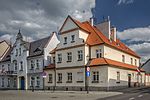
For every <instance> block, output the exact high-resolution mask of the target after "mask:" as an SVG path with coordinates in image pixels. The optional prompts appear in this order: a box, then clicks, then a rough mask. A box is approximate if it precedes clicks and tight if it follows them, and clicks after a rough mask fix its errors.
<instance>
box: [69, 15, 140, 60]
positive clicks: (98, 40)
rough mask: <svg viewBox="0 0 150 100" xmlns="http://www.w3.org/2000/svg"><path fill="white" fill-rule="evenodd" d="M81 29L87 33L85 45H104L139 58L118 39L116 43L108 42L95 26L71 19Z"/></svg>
mask: <svg viewBox="0 0 150 100" xmlns="http://www.w3.org/2000/svg"><path fill="white" fill-rule="evenodd" d="M70 18H71V17H70ZM71 19H72V20H73V21H74V22H75V23H76V24H77V25H78V26H79V27H80V28H81V29H83V30H86V31H87V32H88V33H89V36H88V38H87V40H86V43H87V44H89V45H99V44H106V45H108V46H110V47H113V48H115V49H118V50H121V51H123V52H126V53H128V54H130V55H133V56H135V57H138V58H140V56H139V55H137V54H136V53H135V52H134V51H132V50H131V49H130V48H128V47H127V46H126V45H125V44H124V43H122V42H121V41H120V40H119V39H117V40H116V41H110V40H109V39H108V38H107V37H106V36H105V35H104V34H102V32H101V31H100V30H98V29H97V28H96V27H95V26H91V24H90V23H89V22H88V21H85V22H82V23H81V22H79V21H77V20H75V19H73V18H71Z"/></svg>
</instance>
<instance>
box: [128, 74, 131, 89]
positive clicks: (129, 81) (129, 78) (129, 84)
mask: <svg viewBox="0 0 150 100" xmlns="http://www.w3.org/2000/svg"><path fill="white" fill-rule="evenodd" d="M128 87H131V74H128Z"/></svg>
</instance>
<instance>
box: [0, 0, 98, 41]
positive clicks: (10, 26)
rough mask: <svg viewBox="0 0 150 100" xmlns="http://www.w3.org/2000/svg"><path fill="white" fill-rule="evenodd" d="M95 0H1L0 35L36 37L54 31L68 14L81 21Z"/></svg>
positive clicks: (89, 15)
mask: <svg viewBox="0 0 150 100" xmlns="http://www.w3.org/2000/svg"><path fill="white" fill-rule="evenodd" d="M94 6H95V0H13V1H12V0H1V1H0V13H1V14H0V36H2V35H4V34H8V35H6V36H9V35H16V34H17V33H18V30H19V28H21V33H23V35H25V36H28V37H32V38H33V39H39V38H42V37H45V36H48V35H49V34H51V32H52V31H58V29H59V28H60V27H61V25H62V23H63V21H64V20H65V18H66V17H67V16H68V15H71V16H72V17H74V18H76V19H78V20H81V21H84V20H88V19H89V18H90V17H91V16H92V13H91V8H92V7H94Z"/></svg>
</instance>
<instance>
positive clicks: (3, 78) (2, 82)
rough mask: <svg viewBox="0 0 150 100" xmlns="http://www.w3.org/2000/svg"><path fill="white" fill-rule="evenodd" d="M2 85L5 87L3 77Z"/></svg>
mask: <svg viewBox="0 0 150 100" xmlns="http://www.w3.org/2000/svg"><path fill="white" fill-rule="evenodd" d="M2 87H4V78H2Z"/></svg>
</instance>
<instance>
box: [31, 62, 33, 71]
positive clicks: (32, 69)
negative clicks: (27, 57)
mask: <svg viewBox="0 0 150 100" xmlns="http://www.w3.org/2000/svg"><path fill="white" fill-rule="evenodd" d="M33 69H34V61H33V60H31V70H33Z"/></svg>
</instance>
